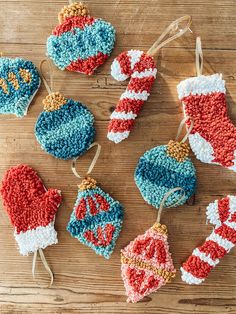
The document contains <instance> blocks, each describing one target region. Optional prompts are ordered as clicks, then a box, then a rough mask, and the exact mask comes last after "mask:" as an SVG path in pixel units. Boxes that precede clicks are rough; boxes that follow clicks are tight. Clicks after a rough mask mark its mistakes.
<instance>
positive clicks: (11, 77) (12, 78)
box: [8, 72, 20, 90]
mask: <svg viewBox="0 0 236 314" xmlns="http://www.w3.org/2000/svg"><path fill="white" fill-rule="evenodd" d="M8 81H9V82H10V83H11V84H12V85H13V87H14V88H15V89H16V90H17V89H19V88H20V85H19V83H18V80H17V78H16V75H15V73H13V72H9V73H8Z"/></svg>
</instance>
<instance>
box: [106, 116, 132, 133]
mask: <svg viewBox="0 0 236 314" xmlns="http://www.w3.org/2000/svg"><path fill="white" fill-rule="evenodd" d="M133 125H134V120H122V119H112V120H111V121H110V124H109V125H108V131H109V132H110V131H113V132H124V131H128V130H131V129H132V128H133Z"/></svg>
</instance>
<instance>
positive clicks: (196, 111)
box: [177, 37, 236, 171]
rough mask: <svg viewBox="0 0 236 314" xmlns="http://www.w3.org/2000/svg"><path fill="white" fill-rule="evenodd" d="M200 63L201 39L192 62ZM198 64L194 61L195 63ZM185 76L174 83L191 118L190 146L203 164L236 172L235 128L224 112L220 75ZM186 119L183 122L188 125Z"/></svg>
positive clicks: (198, 72) (223, 96)
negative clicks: (180, 80)
mask: <svg viewBox="0 0 236 314" xmlns="http://www.w3.org/2000/svg"><path fill="white" fill-rule="evenodd" d="M199 58H201V59H200V60H201V62H202V60H203V59H202V50H201V41H200V38H199V37H198V39H197V44H196V61H197V62H199ZM197 64H198V63H197ZM201 73H202V64H201V69H200V68H199V66H197V74H198V76H197V77H193V78H188V79H186V80H184V81H182V82H180V83H179V85H178V86H177V90H178V96H179V99H180V100H181V102H182V104H183V108H184V113H185V114H186V115H187V116H189V117H191V119H192V120H193V121H194V127H193V129H192V131H191V134H190V135H189V143H190V146H191V148H192V150H193V152H194V153H195V155H196V157H197V158H198V159H199V160H201V161H202V162H204V163H209V164H218V165H221V166H223V167H225V168H228V169H230V170H233V171H236V127H235V126H234V125H233V123H232V121H231V120H230V118H229V116H228V112H227V104H226V97H225V94H226V89H225V81H224V80H223V79H222V74H218V73H217V74H213V75H208V76H206V75H202V74H201ZM188 123H189V122H188V121H186V124H187V125H188Z"/></svg>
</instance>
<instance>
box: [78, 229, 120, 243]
mask: <svg viewBox="0 0 236 314" xmlns="http://www.w3.org/2000/svg"><path fill="white" fill-rule="evenodd" d="M115 230H116V228H115V227H114V226H113V225H112V224H107V225H106V226H105V228H104V230H103V228H102V227H101V226H99V227H98V228H97V236H96V235H95V234H94V232H93V231H91V230H87V231H85V233H84V237H85V239H86V240H87V241H89V242H91V243H93V244H94V245H96V246H107V245H109V244H110V243H111V241H112V237H113V233H114V231H115Z"/></svg>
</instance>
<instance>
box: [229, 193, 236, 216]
mask: <svg viewBox="0 0 236 314" xmlns="http://www.w3.org/2000/svg"><path fill="white" fill-rule="evenodd" d="M228 198H229V211H230V213H231V214H234V213H235V212H236V196H233V195H228Z"/></svg>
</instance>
